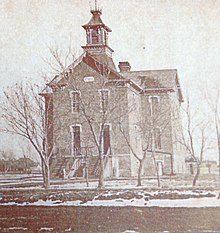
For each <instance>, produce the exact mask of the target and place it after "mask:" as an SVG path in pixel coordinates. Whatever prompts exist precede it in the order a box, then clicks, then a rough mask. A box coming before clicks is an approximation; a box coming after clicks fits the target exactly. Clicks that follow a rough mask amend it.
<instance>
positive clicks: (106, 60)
mask: <svg viewBox="0 0 220 233" xmlns="http://www.w3.org/2000/svg"><path fill="white" fill-rule="evenodd" d="M81 62H84V63H85V64H87V65H88V66H90V67H91V68H93V69H94V70H96V71H97V72H99V73H101V74H105V73H109V72H110V74H111V80H110V81H114V80H116V81H125V82H126V83H128V84H129V85H131V86H132V87H133V88H135V89H136V90H137V91H138V92H140V93H145V94H147V93H152V92H160V93H166V92H174V91H175V90H177V91H178V96H179V101H180V102H183V97H182V92H181V89H180V84H179V79H178V74H177V70H176V69H167V70H143V71H129V72H123V73H120V72H117V70H116V67H115V64H114V62H113V60H112V58H111V57H109V56H107V55H105V54H103V55H91V54H89V53H86V52H85V53H83V54H82V55H81V56H80V57H79V58H78V59H77V60H76V61H75V62H74V63H72V64H71V65H70V66H68V67H67V69H66V70H65V71H64V72H62V73H61V74H59V75H56V76H55V77H54V78H53V80H52V81H51V82H50V83H48V84H47V87H45V88H44V90H43V91H42V93H41V95H46V94H50V93H52V90H51V87H62V86H65V85H67V82H66V77H68V74H72V73H73V72H74V68H75V67H76V66H77V65H78V64H80V63H81ZM106 71H108V72H106ZM109 77H110V76H109Z"/></svg>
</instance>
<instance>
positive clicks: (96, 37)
mask: <svg viewBox="0 0 220 233" xmlns="http://www.w3.org/2000/svg"><path fill="white" fill-rule="evenodd" d="M98 43H99V34H98V30H96V29H93V30H92V44H98Z"/></svg>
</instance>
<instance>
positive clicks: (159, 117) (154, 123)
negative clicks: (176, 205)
mask: <svg viewBox="0 0 220 233" xmlns="http://www.w3.org/2000/svg"><path fill="white" fill-rule="evenodd" d="M130 111H134V112H135V113H137V114H136V115H135V118H136V119H137V120H136V123H135V128H136V129H137V133H138V134H139V135H140V138H141V140H142V148H141V151H139V152H138V151H136V150H135V145H133V144H132V143H131V142H130V140H129V138H128V137H127V136H126V134H125V132H124V129H123V126H122V124H121V122H120V123H119V128H120V131H121V133H122V135H123V137H124V138H125V140H126V143H127V145H128V147H129V148H130V151H131V153H132V155H133V156H134V157H135V158H136V159H137V160H138V162H139V167H138V176H137V186H141V185H142V182H141V177H142V170H143V165H144V161H145V159H146V157H147V156H151V157H152V159H153V164H154V169H155V173H156V177H157V185H158V187H160V186H161V184H160V174H159V168H158V165H157V159H156V152H157V149H160V150H161V149H162V147H161V135H162V134H163V132H164V131H165V129H166V127H167V126H168V124H169V122H170V119H169V117H168V116H169V114H168V113H169V112H170V107H168V108H167V107H164V106H162V105H161V104H159V103H158V102H157V101H156V102H154V103H151V104H150V105H149V108H148V109H144V111H145V113H144V114H140V113H138V111H137V108H136V106H131V109H130Z"/></svg>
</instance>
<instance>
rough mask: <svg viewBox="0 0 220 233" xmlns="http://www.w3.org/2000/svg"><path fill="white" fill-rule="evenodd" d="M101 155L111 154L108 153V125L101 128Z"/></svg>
mask: <svg viewBox="0 0 220 233" xmlns="http://www.w3.org/2000/svg"><path fill="white" fill-rule="evenodd" d="M102 143H103V154H104V155H109V154H110V153H111V151H110V148H111V147H110V125H107V124H106V125H104V128H103V140H102Z"/></svg>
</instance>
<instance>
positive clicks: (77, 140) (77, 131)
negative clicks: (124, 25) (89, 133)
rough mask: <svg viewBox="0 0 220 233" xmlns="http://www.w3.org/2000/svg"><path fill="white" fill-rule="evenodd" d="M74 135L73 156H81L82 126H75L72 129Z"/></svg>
mask: <svg viewBox="0 0 220 233" xmlns="http://www.w3.org/2000/svg"><path fill="white" fill-rule="evenodd" d="M71 131H72V132H71V133H72V135H71V136H72V155H73V156H79V155H80V154H81V126H80V125H74V126H72V129H71Z"/></svg>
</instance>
